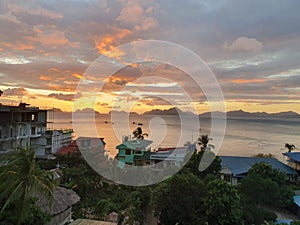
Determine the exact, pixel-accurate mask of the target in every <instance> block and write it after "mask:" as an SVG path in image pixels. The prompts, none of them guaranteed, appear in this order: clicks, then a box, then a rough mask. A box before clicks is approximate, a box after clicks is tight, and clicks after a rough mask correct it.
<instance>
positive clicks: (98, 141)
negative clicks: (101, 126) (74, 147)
mask: <svg viewBox="0 0 300 225" xmlns="http://www.w3.org/2000/svg"><path fill="white" fill-rule="evenodd" d="M87 140H89V141H91V144H92V145H93V146H96V145H98V146H99V145H105V144H106V143H105V141H104V138H99V137H78V138H77V139H76V142H77V143H78V142H80V141H87Z"/></svg>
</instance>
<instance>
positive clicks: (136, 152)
mask: <svg viewBox="0 0 300 225" xmlns="http://www.w3.org/2000/svg"><path fill="white" fill-rule="evenodd" d="M134 153H135V154H136V155H141V154H142V151H141V150H135V151H134Z"/></svg>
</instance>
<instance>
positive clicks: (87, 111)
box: [75, 108, 101, 115]
mask: <svg viewBox="0 0 300 225" xmlns="http://www.w3.org/2000/svg"><path fill="white" fill-rule="evenodd" d="M75 113H95V114H96V115H101V113H99V112H98V111H95V110H94V109H92V108H85V109H78V110H76V111H75Z"/></svg>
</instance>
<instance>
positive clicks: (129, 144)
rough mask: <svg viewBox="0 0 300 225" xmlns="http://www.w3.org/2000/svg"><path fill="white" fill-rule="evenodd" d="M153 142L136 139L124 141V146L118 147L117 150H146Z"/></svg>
mask: <svg viewBox="0 0 300 225" xmlns="http://www.w3.org/2000/svg"><path fill="white" fill-rule="evenodd" d="M152 142H153V141H150V140H145V139H136V140H131V141H124V142H123V143H122V144H120V145H118V146H117V147H116V148H117V149H119V148H129V149H133V150H140V149H146V148H147V147H148V146H149V145H150V144H152Z"/></svg>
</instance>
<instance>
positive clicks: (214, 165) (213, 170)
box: [182, 151, 221, 178]
mask: <svg viewBox="0 0 300 225" xmlns="http://www.w3.org/2000/svg"><path fill="white" fill-rule="evenodd" d="M204 154H206V157H211V158H214V159H213V161H212V162H211V164H210V165H208V166H207V168H206V169H205V170H204V171H200V169H199V166H200V162H201V163H203V162H202V161H201V160H202V158H203V156H204ZM207 155H209V156H207ZM204 163H205V162H204ZM186 170H188V171H190V172H192V173H193V174H195V175H197V176H199V177H200V178H204V177H205V176H207V175H208V174H214V175H217V174H218V173H219V172H220V171H221V159H220V158H219V157H218V156H216V155H215V154H214V153H213V152H210V151H206V152H204V151H200V152H194V153H193V155H192V157H191V158H190V159H189V161H188V162H187V164H186V165H185V167H184V169H183V170H182V172H184V171H186Z"/></svg>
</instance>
